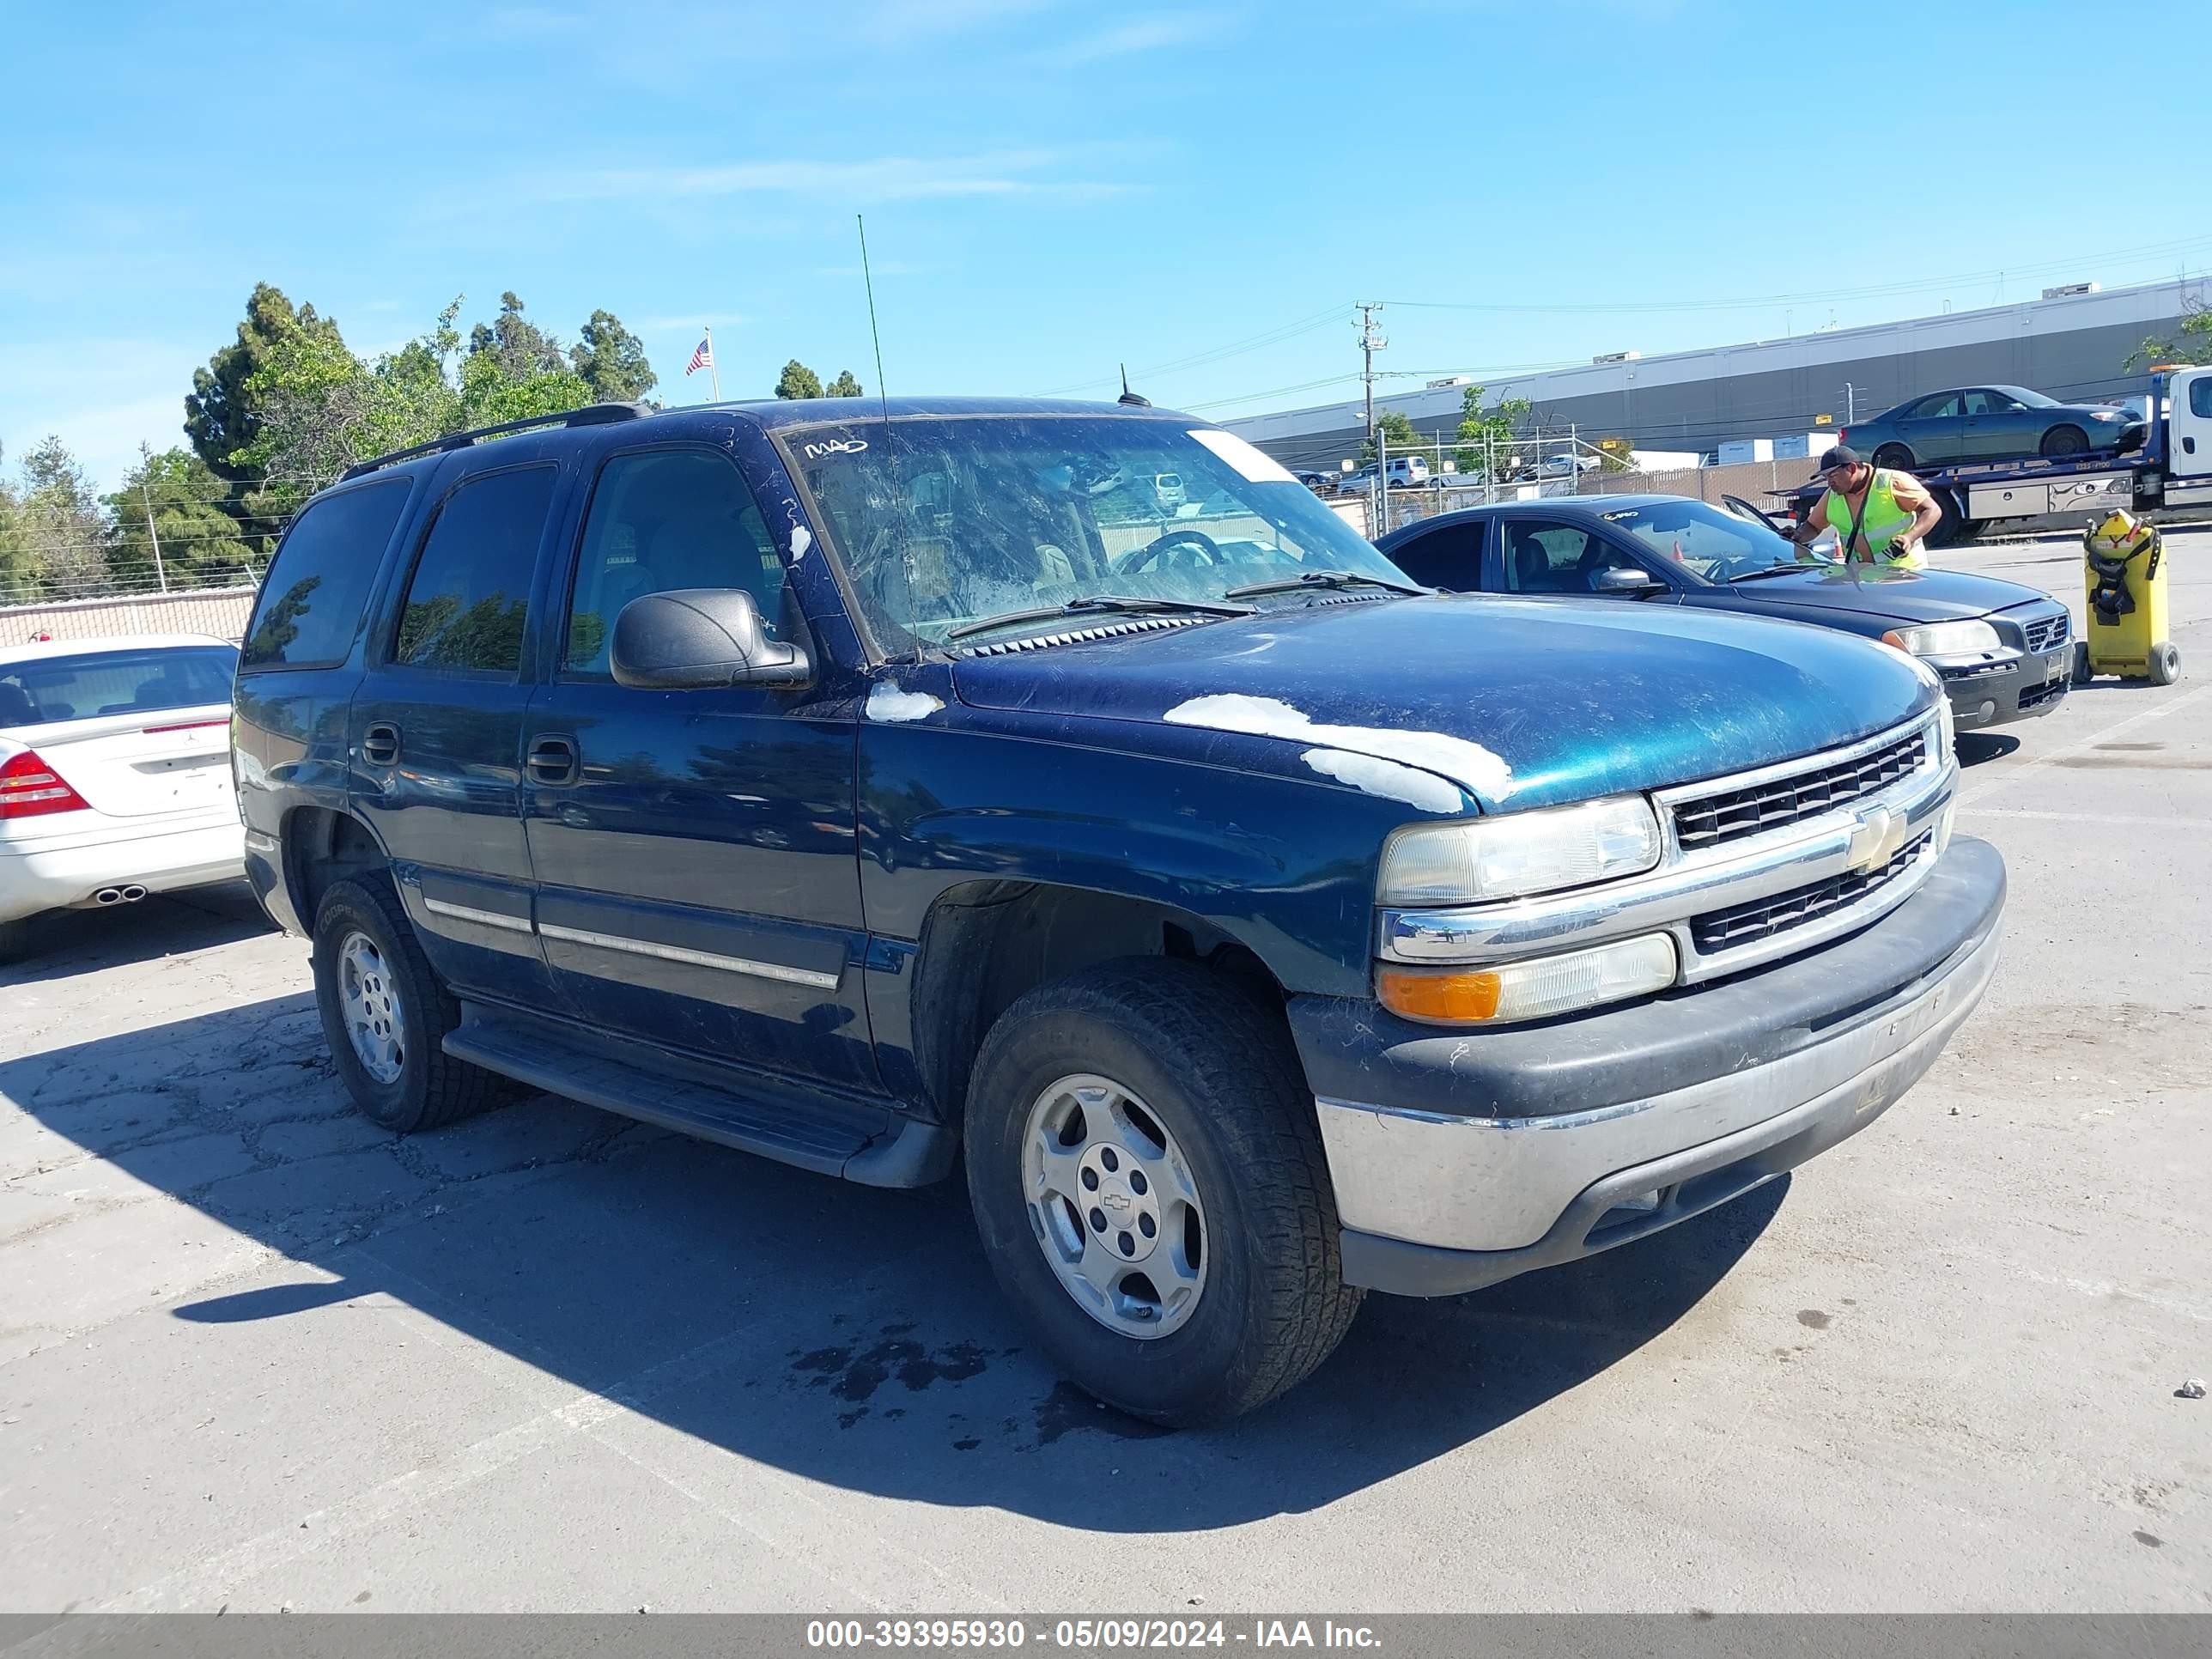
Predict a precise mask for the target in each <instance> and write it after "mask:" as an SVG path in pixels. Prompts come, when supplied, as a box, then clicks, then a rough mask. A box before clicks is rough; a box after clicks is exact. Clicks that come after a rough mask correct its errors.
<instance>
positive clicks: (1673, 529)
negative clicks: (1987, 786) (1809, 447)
mask: <svg viewBox="0 0 2212 1659" xmlns="http://www.w3.org/2000/svg"><path fill="white" fill-rule="evenodd" d="M1377 545H1378V546H1379V547H1381V548H1382V550H1383V552H1385V553H1387V554H1389V556H1390V560H1391V562H1393V563H1394V564H1395V565H1396V566H1397V567H1398V568H1400V569H1401V570H1403V571H1404V572H1405V573H1406V574H1407V575H1409V576H1411V577H1412V578H1413V580H1415V581H1417V582H1420V583H1422V584H1424V585H1425V586H1430V587H1441V588H1446V589H1449V590H1452V591H1455V592H1485V593H1527V594H1540V595H1546V596H1550V597H1555V598H1559V599H1580V600H1592V599H1596V600H1604V601H1608V602H1611V603H1613V604H1621V603H1624V602H1626V603H1631V604H1644V605H1691V606H1697V607H1700V608H1703V609H1706V610H1715V611H1735V612H1736V613H1738V614H1739V615H1743V616H1753V617H1778V618H1781V619H1783V620H1785V621H1790V622H1802V623H1814V625H1816V626H1818V627H1822V628H1836V629H1843V630H1844V632H1846V633H1850V634H1858V635H1864V636H1865V637H1867V638H1869V639H1876V640H1881V641H1885V642H1886V643H1887V644H1890V645H1893V646H1895V647H1897V648H1898V649H1899V650H1901V651H1905V652H1909V653H1911V654H1912V655H1913V656H1916V657H1918V658H1919V659H1922V660H1923V661H1924V662H1925V663H1926V664H1927V665H1929V667H1930V668H1932V669H1933V670H1935V671H1936V674H1937V675H1938V676H1939V677H1940V678H1942V682H1943V686H1944V690H1946V691H1948V693H1949V695H1950V702H1951V709H1952V714H1953V715H1954V718H1955V720H1956V721H1957V723H1958V725H1959V726H1960V727H1962V728H1963V727H1966V726H1976V727H1982V726H2000V725H2002V724H2004V723H2005V722H2006V721H2008V720H2023V719H2027V718H2029V717H2031V716H2033V715H2037V714H2048V713H2049V712H2050V711H2051V709H2052V708H2056V707H2057V704H2058V702H2059V699H2060V698H2062V697H2063V696H2065V695H2066V690H2067V687H2068V685H2069V684H2070V683H2071V680H2070V676H2071V671H2072V665H2073V653H2072V650H2071V648H2070V647H2071V641H2070V635H2071V631H2072V630H2071V628H2070V625H2069V617H2068V615H2067V611H2066V607H2065V606H2064V605H2062V604H2060V603H2059V602H2058V601H2057V599H2052V598H2051V596H2050V595H2049V594H2048V593H2045V592H2040V591H2039V590H2038V589H2035V588H2033V587H2023V586H2021V585H2020V584H2019V583H2017V582H2008V581H1999V580H1996V578H1994V577H1990V576H1973V575H1968V574H1965V573H1963V572H1960V571H1955V570H1920V571H1913V570H1902V569H1892V568H1887V567H1869V566H1866V565H1852V566H1845V565H1840V564H1835V563H1831V562H1812V561H1811V560H1809V559H1808V557H1806V556H1802V555H1801V554H1800V552H1799V550H1797V549H1796V547H1795V546H1794V545H1793V544H1791V543H1790V542H1789V541H1787V540H1785V539H1784V538H1782V537H1781V536H1778V535H1777V534H1776V533H1775V532H1773V531H1772V530H1771V528H1769V527H1768V526H1766V525H1765V524H1763V523H1759V522H1754V521H1753V520H1750V519H1747V518H1740V517H1737V516H1736V515H1735V514H1733V513H1724V512H1723V511H1721V510H1720V509H1719V508H1718V507H1711V506H1708V505H1707V504H1706V503H1705V502H1703V501H1687V500H1685V499H1683V498H1682V497H1680V496H1676V495H1592V496H1584V497H1581V498H1577V499H1572V500H1564V501H1563V500H1560V499H1559V498H1558V497H1550V498H1547V499H1545V500H1541V501H1504V502H1499V503H1497V504H1495V505H1492V506H1490V507H1473V508H1470V509H1468V511H1466V512H1463V513H1443V514H1440V515H1438V516H1437V517H1436V518H1433V519H1424V520H1420V521H1419V523H1416V524H1410V525H1407V526H1404V527H1402V528H1401V529H1399V530H1395V531H1393V532H1391V533H1390V534H1389V535H1387V536H1385V537H1383V538H1382V540H1381V541H1380V542H1379V543H1377Z"/></svg>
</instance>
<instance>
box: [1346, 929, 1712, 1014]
mask: <svg viewBox="0 0 2212 1659" xmlns="http://www.w3.org/2000/svg"><path fill="white" fill-rule="evenodd" d="M1675 965H1676V958H1675V955H1674V939H1673V938H1672V937H1671V936H1670V935H1668V934H1666V933H1642V934H1638V936H1637V937H1636V938H1634V939H1617V940H1615V941H1614V942H1613V943H1612V944H1610V945H1595V946H1594V947H1592V948H1591V949H1589V950H1587V951H1567V952H1565V954H1564V955H1561V956H1556V957H1534V958H1533V959H1532V960H1530V961H1528V962H1508V963H1499V964H1498V965H1497V966H1495V967H1491V968H1480V969H1477V968H1446V969H1434V968H1398V967H1389V966H1386V967H1384V968H1383V970H1382V972H1381V973H1380V974H1378V975H1376V994H1377V996H1378V997H1379V998H1380V999H1381V1000H1382V1003H1383V1006H1384V1007H1386V1008H1388V1009H1389V1011H1390V1012H1392V1013H1394V1014H1397V1015H1400V1016H1401V1017H1403V1018H1407V1019H1418V1020H1422V1021H1425V1022H1427V1023H1429V1024H1443V1025H1473V1024H1482V1025H1503V1024H1507V1023H1508V1022H1509V1021H1512V1020H1517V1019H1542V1018H1545V1017H1546V1016H1547V1015H1551V1014H1565V1013H1572V1012H1575V1011H1576V1010H1577V1009H1580V1008H1592V1007H1595V1006H1597V1005H1598V1004H1600V1003H1602V1002H1619V1001H1620V1000H1623V999H1625V998H1627V997H1641V996H1650V994H1652V993H1653V992H1655V991H1663V990H1665V989H1666V988H1667V987H1668V986H1669V985H1672V984H1673V983H1674V972H1675Z"/></svg>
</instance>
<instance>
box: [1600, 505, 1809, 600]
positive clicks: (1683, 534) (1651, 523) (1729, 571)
mask: <svg viewBox="0 0 2212 1659" xmlns="http://www.w3.org/2000/svg"><path fill="white" fill-rule="evenodd" d="M1601 516H1602V517H1603V518H1604V520H1605V521H1606V522H1607V524H1609V525H1611V526H1613V528H1614V529H1615V530H1617V531H1625V532H1626V533H1627V534H1629V535H1630V536H1632V537H1634V538H1636V539H1637V540H1638V541H1639V542H1641V543H1642V544H1644V547H1645V548H1646V549H1647V550H1649V551H1650V552H1652V553H1654V554H1656V555H1657V556H1659V557H1661V558H1662V559H1666V560H1668V561H1670V562H1673V563H1674V564H1675V565H1676V566H1678V567H1679V568H1681V569H1683V570H1686V571H1687V572H1689V574H1691V575H1692V576H1696V577H1700V578H1702V579H1704V580H1706V581H1709V582H1728V581H1733V580H1735V579H1736V578H1737V577H1739V576H1746V575H1749V574H1751V573H1752V572H1753V571H1754V570H1771V569H1773V568H1775V567H1776V566H1778V565H1794V564H1819V563H1825V562H1826V561H1824V560H1818V559H1814V557H1813V556H1811V555H1809V554H1807V553H1803V552H1801V551H1800V550H1799V549H1798V547H1797V545H1796V544H1795V543H1794V542H1791V541H1789V540H1787V539H1786V538H1783V537H1781V536H1778V535H1776V534H1775V533H1774V532H1772V531H1771V530H1769V529H1768V528H1767V527H1766V526H1765V525H1763V524H1755V523H1753V521H1752V520H1749V519H1739V518H1737V517H1736V516H1735V514H1734V513H1723V512H1722V511H1721V510H1720V508H1718V507H1708V506H1706V505H1705V502H1703V501H1663V502H1661V503H1659V504H1658V505H1656V506H1644V507H1614V508H1613V509H1612V510H1610V511H1608V512H1607V513H1603V514H1601Z"/></svg>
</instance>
